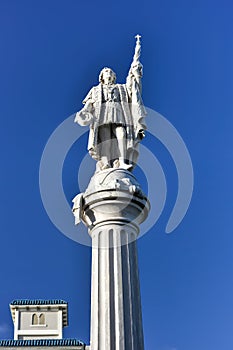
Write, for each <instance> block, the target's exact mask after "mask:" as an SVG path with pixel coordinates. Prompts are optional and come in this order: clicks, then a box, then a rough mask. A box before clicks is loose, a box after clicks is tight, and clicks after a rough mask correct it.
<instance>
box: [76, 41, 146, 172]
mask: <svg viewBox="0 0 233 350" xmlns="http://www.w3.org/2000/svg"><path fill="white" fill-rule="evenodd" d="M136 38H137V42H136V47H135V54H134V58H133V62H132V64H131V67H130V70H129V73H128V77H127V80H126V84H116V74H115V73H114V72H113V70H112V69H111V68H107V67H105V68H103V69H102V70H101V72H100V74H99V85H97V86H94V87H93V88H92V89H91V90H90V91H89V93H88V94H87V96H86V98H85V99H84V101H83V104H84V107H83V108H82V109H81V111H79V112H78V113H77V114H76V117H75V122H77V123H78V124H80V125H90V133H89V141H88V150H89V153H90V155H91V156H92V157H93V158H94V159H96V160H97V169H98V170H103V169H107V168H112V167H113V168H124V169H129V170H130V169H132V168H133V167H134V165H135V164H136V162H137V158H138V145H139V142H140V141H141V140H142V138H143V137H144V135H145V134H144V130H145V129H146V125H145V122H144V117H145V115H146V112H145V108H144V106H143V102H142V98H141V78H142V65H141V63H140V62H139V56H140V50H141V45H140V36H139V35H138V36H136Z"/></svg>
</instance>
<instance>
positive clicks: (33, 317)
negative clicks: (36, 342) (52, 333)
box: [32, 314, 38, 324]
mask: <svg viewBox="0 0 233 350" xmlns="http://www.w3.org/2000/svg"><path fill="white" fill-rule="evenodd" d="M32 324H38V316H37V315H36V314H33V315H32Z"/></svg>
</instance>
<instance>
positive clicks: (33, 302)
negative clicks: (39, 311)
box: [10, 299, 68, 306]
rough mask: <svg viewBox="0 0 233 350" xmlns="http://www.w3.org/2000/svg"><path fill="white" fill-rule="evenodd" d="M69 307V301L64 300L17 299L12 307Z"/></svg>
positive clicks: (13, 301) (12, 303)
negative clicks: (63, 305) (62, 305)
mask: <svg viewBox="0 0 233 350" xmlns="http://www.w3.org/2000/svg"><path fill="white" fill-rule="evenodd" d="M61 304H65V305H67V304H68V303H67V301H65V300H62V299H47V300H45V299H15V300H12V302H11V303H10V305H25V306H27V305H61Z"/></svg>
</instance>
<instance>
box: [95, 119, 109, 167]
mask: <svg viewBox="0 0 233 350" xmlns="http://www.w3.org/2000/svg"><path fill="white" fill-rule="evenodd" d="M98 146H99V149H100V158H101V162H102V169H107V168H110V161H111V129H110V125H107V124H106V125H101V126H100V127H99V144H98Z"/></svg>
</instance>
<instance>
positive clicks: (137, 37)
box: [135, 34, 142, 44]
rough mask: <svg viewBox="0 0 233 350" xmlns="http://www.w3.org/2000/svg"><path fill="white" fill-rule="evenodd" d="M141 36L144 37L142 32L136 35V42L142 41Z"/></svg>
mask: <svg viewBox="0 0 233 350" xmlns="http://www.w3.org/2000/svg"><path fill="white" fill-rule="evenodd" d="M141 37H142V36H141V35H140V34H137V35H135V39H136V40H137V41H136V44H138V43H140V39H141Z"/></svg>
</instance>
